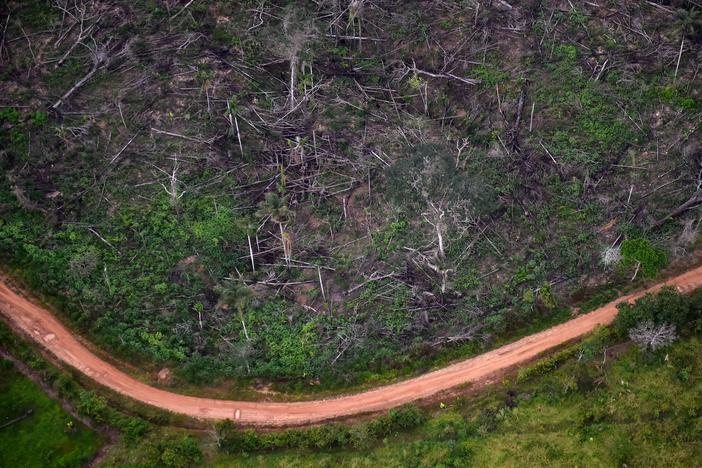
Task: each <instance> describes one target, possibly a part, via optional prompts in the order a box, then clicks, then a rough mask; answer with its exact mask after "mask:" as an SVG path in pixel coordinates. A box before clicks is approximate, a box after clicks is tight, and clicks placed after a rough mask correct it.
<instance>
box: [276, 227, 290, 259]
mask: <svg viewBox="0 0 702 468" xmlns="http://www.w3.org/2000/svg"><path fill="white" fill-rule="evenodd" d="M278 227H279V228H280V242H281V243H282V244H283V258H285V263H287V264H290V258H289V257H288V245H287V243H286V242H285V230H284V229H283V223H278Z"/></svg>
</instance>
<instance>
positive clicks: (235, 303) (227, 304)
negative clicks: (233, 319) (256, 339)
mask: <svg viewBox="0 0 702 468" xmlns="http://www.w3.org/2000/svg"><path fill="white" fill-rule="evenodd" d="M253 299H254V294H253V291H251V288H249V287H248V286H247V285H246V284H244V283H243V282H241V281H232V280H228V281H225V283H224V285H222V286H221V287H220V288H219V301H218V302H217V309H219V310H231V309H234V310H235V311H236V312H237V313H238V315H239V320H240V321H241V326H242V328H243V329H244V336H245V337H246V341H251V338H249V331H248V330H247V328H246V321H245V320H244V312H245V311H246V309H247V308H248V307H249V306H250V305H251V303H252V302H253Z"/></svg>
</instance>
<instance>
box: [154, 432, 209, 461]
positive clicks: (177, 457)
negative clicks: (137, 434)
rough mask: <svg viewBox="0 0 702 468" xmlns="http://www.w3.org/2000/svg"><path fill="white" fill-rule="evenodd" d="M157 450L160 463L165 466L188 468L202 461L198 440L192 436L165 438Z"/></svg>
mask: <svg viewBox="0 0 702 468" xmlns="http://www.w3.org/2000/svg"><path fill="white" fill-rule="evenodd" d="M157 450H158V453H159V462H160V464H163V465H165V466H172V467H177V468H186V467H189V466H195V465H198V464H199V463H200V462H201V461H202V452H201V451H200V447H199V445H198V443H197V440H195V439H194V438H192V437H190V436H171V437H165V438H163V439H161V440H160V441H159V443H158V445H157Z"/></svg>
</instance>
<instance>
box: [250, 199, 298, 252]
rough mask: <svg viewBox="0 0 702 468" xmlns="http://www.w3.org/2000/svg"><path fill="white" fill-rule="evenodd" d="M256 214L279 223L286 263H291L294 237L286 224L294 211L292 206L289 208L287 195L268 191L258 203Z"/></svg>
mask: <svg viewBox="0 0 702 468" xmlns="http://www.w3.org/2000/svg"><path fill="white" fill-rule="evenodd" d="M256 216H258V217H259V218H262V219H270V220H271V221H273V222H274V223H275V224H277V225H278V228H279V229H280V242H281V243H282V245H283V256H284V258H285V263H287V264H290V256H291V254H292V238H291V237H290V234H288V232H287V231H286V230H285V226H286V225H287V223H289V222H290V218H291V217H292V212H291V211H290V208H288V198H287V197H285V196H283V197H281V196H280V195H278V194H277V193H275V192H268V193H266V198H265V199H264V200H263V201H262V202H261V203H259V204H258V210H257V211H256Z"/></svg>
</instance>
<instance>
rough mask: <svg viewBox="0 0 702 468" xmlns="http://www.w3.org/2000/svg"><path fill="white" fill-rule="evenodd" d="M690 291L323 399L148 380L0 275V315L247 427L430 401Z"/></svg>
mask: <svg viewBox="0 0 702 468" xmlns="http://www.w3.org/2000/svg"><path fill="white" fill-rule="evenodd" d="M666 285H669V286H673V287H675V288H676V289H677V290H678V291H680V292H682V293H684V292H689V291H691V290H693V289H696V288H698V287H700V286H702V267H697V268H694V269H692V270H690V271H688V272H686V273H683V274H681V275H679V276H676V277H674V278H671V279H669V280H667V281H665V282H662V283H658V284H656V285H655V286H652V287H650V288H648V289H646V290H643V291H639V292H635V293H632V294H628V295H626V296H623V297H620V298H619V299H617V300H615V301H613V302H610V303H609V304H607V305H605V306H603V307H600V308H599V309H597V310H595V311H593V312H590V313H588V314H584V315H581V316H579V317H577V318H575V319H573V320H570V321H568V322H565V323H563V324H560V325H557V326H555V327H552V328H549V329H547V330H544V331H542V332H539V333H535V334H533V335H530V336H527V337H525V338H522V339H520V340H518V341H515V342H514V343H510V344H508V345H505V346H502V347H501V348H497V349H495V350H492V351H490V352H487V353H484V354H481V355H479V356H476V357H473V358H470V359H466V360H464V361H461V362H457V363H455V364H452V365H450V366H447V367H444V368H443V369H439V370H436V371H433V372H429V373H427V374H424V375H421V376H419V377H415V378H413V379H409V380H404V381H401V382H398V383H395V384H392V385H387V386H383V387H379V388H376V389H374V390H369V391H365V392H362V393H357V394H353V395H346V396H340V397H338V398H330V399H324V400H318V401H301V402H251V401H231V400H215V399H210V398H199V397H194V396H186V395H179V394H176V393H171V392H167V391H165V390H160V389H157V388H154V387H151V386H149V385H146V384H144V383H142V382H140V381H138V380H136V379H135V378H133V377H131V376H129V375H128V374H126V373H124V372H122V371H120V370H119V369H117V368H115V367H114V366H113V365H111V364H109V363H107V362H105V361H103V360H102V359H100V358H99V357H98V356H96V355H95V354H93V353H92V352H91V351H90V350H88V349H87V348H86V347H85V346H84V345H82V344H81V343H80V341H79V340H78V339H77V338H76V337H75V336H74V335H73V334H72V333H71V332H70V331H69V330H68V329H67V328H66V327H65V326H64V325H63V324H61V322H60V321H59V320H57V319H56V318H55V317H54V315H53V314H52V313H51V312H50V311H48V310H46V309H44V308H42V307H40V306H37V305H35V304H33V303H32V302H30V301H28V300H27V299H25V298H24V297H22V296H21V295H19V294H17V293H16V292H14V291H13V290H11V289H10V288H9V287H8V286H7V285H6V284H5V282H3V281H2V278H0V315H2V316H4V317H5V319H6V320H7V321H8V322H9V323H10V325H11V326H13V327H14V328H16V329H19V330H21V331H23V332H24V333H26V334H27V335H28V336H30V337H31V338H32V339H33V340H34V341H36V342H37V343H39V344H41V346H43V347H44V348H46V350H48V351H49V352H50V353H52V354H54V355H55V356H56V357H57V358H58V359H59V360H61V361H63V362H65V363H66V364H68V365H70V366H73V367H75V368H76V369H78V370H80V371H81V372H82V373H84V374H86V375H87V376H89V377H90V378H92V379H94V380H95V381H96V382H98V383H99V384H101V385H104V386H106V387H108V388H110V389H112V390H114V391H116V392H118V393H120V394H122V395H126V396H128V397H130V398H133V399H135V400H138V401H140V402H143V403H146V404H149V405H153V406H156V407H158V408H162V409H164V410H168V411H172V412H174V413H180V414H185V415H188V416H191V417H194V418H198V419H210V420H218V419H233V420H237V421H239V422H240V423H242V424H246V425H257V426H294V425H304V424H310V423H317V422H321V421H326V420H331V419H338V418H343V417H347V416H351V415H357V414H362V413H372V412H377V411H383V410H387V409H389V408H393V407H397V406H400V405H402V404H405V403H409V402H412V401H417V400H421V399H426V398H428V397H431V396H432V395H435V394H436V393H439V392H442V391H445V390H448V389H451V388H453V387H456V386H458V385H461V384H466V383H474V384H475V383H478V384H479V383H483V382H485V381H486V380H489V379H490V377H492V376H495V375H497V374H499V373H500V372H502V371H505V370H506V369H509V368H512V367H514V366H517V365H520V364H524V363H527V362H529V361H530V360H532V359H534V358H535V357H537V356H538V355H540V354H542V353H544V352H545V351H548V350H549V349H552V348H553V347H556V346H558V345H561V344H563V343H566V342H568V341H571V340H574V339H576V338H579V337H581V336H582V335H585V334H587V333H588V332H590V331H592V330H593V328H595V327H596V326H597V325H600V324H608V323H610V322H612V320H614V317H615V316H616V314H617V308H616V306H617V304H618V303H620V302H625V301H628V302H631V301H633V300H635V299H637V298H639V297H641V296H643V295H644V294H646V293H647V292H654V291H657V290H659V289H660V288H662V287H663V286H666Z"/></svg>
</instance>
